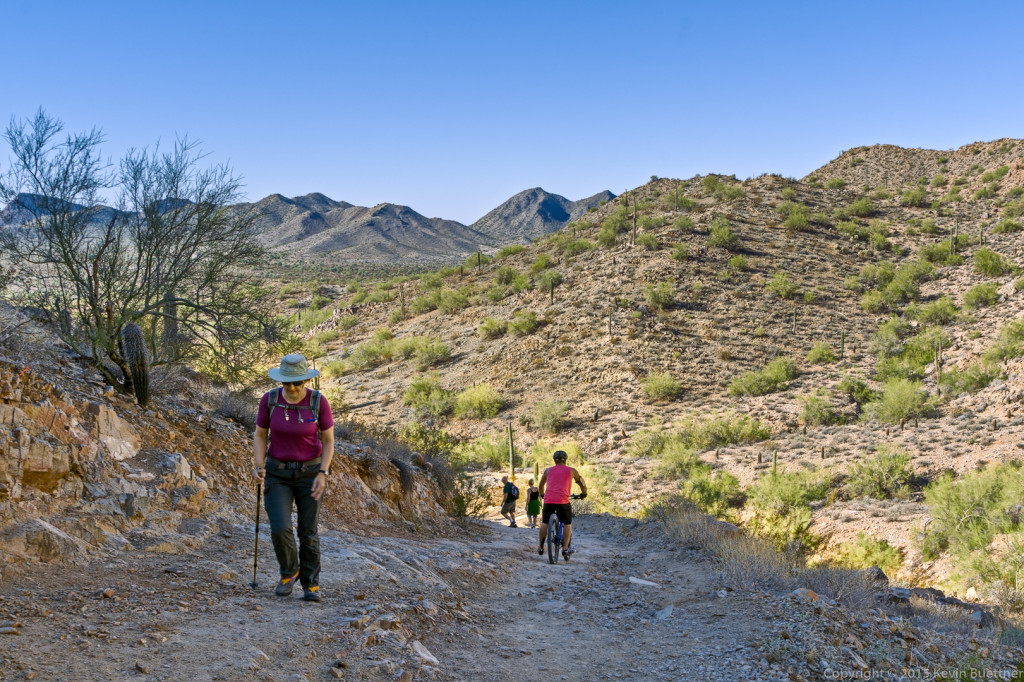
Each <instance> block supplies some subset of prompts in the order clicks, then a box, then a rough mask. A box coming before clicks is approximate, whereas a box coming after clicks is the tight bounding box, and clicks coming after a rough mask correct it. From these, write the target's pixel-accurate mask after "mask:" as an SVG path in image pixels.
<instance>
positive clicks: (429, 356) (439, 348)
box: [412, 338, 452, 372]
mask: <svg viewBox="0 0 1024 682" xmlns="http://www.w3.org/2000/svg"><path fill="white" fill-rule="evenodd" d="M451 356H452V351H451V349H450V348H449V347H448V344H446V343H443V342H442V341H441V339H440V338H435V339H429V340H424V341H423V342H421V343H419V344H417V345H416V350H415V352H414V353H413V356H412V358H413V364H414V365H415V367H416V369H418V370H419V371H421V372H422V371H423V370H425V369H429V368H431V367H436V366H438V365H441V364H444V363H446V362H448V360H449V359H451Z"/></svg>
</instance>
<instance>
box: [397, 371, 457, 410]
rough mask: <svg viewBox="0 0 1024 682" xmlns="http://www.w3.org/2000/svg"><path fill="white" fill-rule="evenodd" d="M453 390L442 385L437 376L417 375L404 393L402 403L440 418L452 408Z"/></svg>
mask: <svg viewBox="0 0 1024 682" xmlns="http://www.w3.org/2000/svg"><path fill="white" fill-rule="evenodd" d="M453 403H454V398H453V397H452V392H451V391H447V390H445V389H444V388H442V387H441V382H440V380H439V379H438V378H437V376H433V375H431V376H427V375H421V376H418V377H415V378H414V379H413V380H412V381H411V382H409V385H408V386H407V387H406V389H405V392H404V393H402V404H403V405H406V406H407V407H411V408H412V409H413V410H415V411H416V412H417V413H418V414H420V415H421V416H427V417H433V418H435V419H438V418H440V417H442V416H444V415H446V414H448V413H449V412H451V410H452V405H453Z"/></svg>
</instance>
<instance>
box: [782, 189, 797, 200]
mask: <svg viewBox="0 0 1024 682" xmlns="http://www.w3.org/2000/svg"><path fill="white" fill-rule="evenodd" d="M782 198H783V199H785V200H786V201H793V200H794V199H796V190H795V189H793V188H792V187H783V188H782Z"/></svg>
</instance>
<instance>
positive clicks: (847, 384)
mask: <svg viewBox="0 0 1024 682" xmlns="http://www.w3.org/2000/svg"><path fill="white" fill-rule="evenodd" d="M836 390H837V391H839V392H840V393H844V394H846V395H847V396H849V398H850V400H852V401H853V402H855V403H856V404H857V407H858V408H861V407H863V406H864V405H866V404H867V403H870V402H871V401H872V400H877V399H878V392H877V391H875V390H873V389H872V388H871V387H870V386H868V385H867V382H865V381H864V380H863V379H858V378H857V377H851V376H845V377H843V379H842V380H841V381H840V382H839V383H838V384H836Z"/></svg>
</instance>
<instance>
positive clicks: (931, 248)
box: [917, 237, 964, 265]
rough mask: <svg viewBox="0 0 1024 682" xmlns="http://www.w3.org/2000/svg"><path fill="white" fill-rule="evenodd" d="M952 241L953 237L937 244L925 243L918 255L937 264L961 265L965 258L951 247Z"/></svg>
mask: <svg viewBox="0 0 1024 682" xmlns="http://www.w3.org/2000/svg"><path fill="white" fill-rule="evenodd" d="M951 241H952V237H951V238H950V239H944V240H942V241H941V242H938V243H936V244H924V245H922V246H921V247H920V248H919V249H918V250H917V257H918V258H920V259H921V260H923V261H927V262H928V263H935V264H936V265H960V264H961V263H963V262H964V258H963V256H961V255H960V254H959V253H955V252H954V251H953V250H952V249H951V248H950V242H951Z"/></svg>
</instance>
